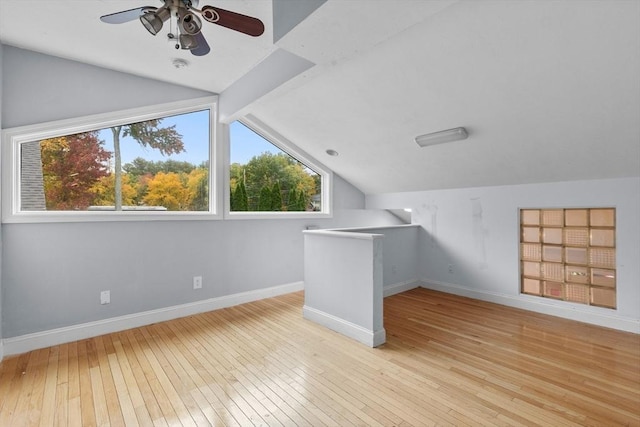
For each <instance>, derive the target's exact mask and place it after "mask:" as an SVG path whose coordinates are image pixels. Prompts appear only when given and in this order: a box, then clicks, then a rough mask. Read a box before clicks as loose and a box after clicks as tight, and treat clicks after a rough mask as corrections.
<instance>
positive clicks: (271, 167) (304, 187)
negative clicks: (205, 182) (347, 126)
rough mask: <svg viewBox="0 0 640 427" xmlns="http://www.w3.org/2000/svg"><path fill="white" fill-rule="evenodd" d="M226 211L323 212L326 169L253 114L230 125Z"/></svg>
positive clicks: (326, 208) (244, 213) (252, 213)
mask: <svg viewBox="0 0 640 427" xmlns="http://www.w3.org/2000/svg"><path fill="white" fill-rule="evenodd" d="M229 140H230V143H229V157H230V161H229V163H230V166H229V187H228V195H229V198H228V200H229V213H230V214H237V216H238V217H243V216H244V217H255V216H256V215H262V214H264V216H265V217H274V216H282V215H285V216H296V215H301V216H305V215H307V216H308V215H313V214H317V215H327V214H328V213H329V197H328V195H329V191H330V190H329V185H328V183H329V181H330V174H329V173H328V172H326V171H325V170H324V168H322V167H321V166H320V165H318V164H317V162H313V161H311V160H310V159H309V157H308V156H305V155H304V154H302V153H301V152H300V150H299V149H297V148H296V147H294V146H293V144H291V143H290V142H288V141H286V140H285V139H284V138H283V137H282V136H280V135H278V134H277V133H276V132H274V131H273V130H271V129H269V128H267V127H266V126H265V125H264V124H262V123H260V122H259V121H257V120H256V119H255V118H251V117H249V118H247V119H246V120H243V122H240V121H235V122H233V123H231V124H230V126H229Z"/></svg>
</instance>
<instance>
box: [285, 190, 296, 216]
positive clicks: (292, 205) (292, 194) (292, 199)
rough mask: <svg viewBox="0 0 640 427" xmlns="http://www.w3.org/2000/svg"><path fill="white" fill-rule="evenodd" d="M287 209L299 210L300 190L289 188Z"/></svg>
mask: <svg viewBox="0 0 640 427" xmlns="http://www.w3.org/2000/svg"><path fill="white" fill-rule="evenodd" d="M287 210H288V211H290V212H292V211H297V210H298V192H297V191H296V189H295V188H292V189H291V190H289V198H288V199H287Z"/></svg>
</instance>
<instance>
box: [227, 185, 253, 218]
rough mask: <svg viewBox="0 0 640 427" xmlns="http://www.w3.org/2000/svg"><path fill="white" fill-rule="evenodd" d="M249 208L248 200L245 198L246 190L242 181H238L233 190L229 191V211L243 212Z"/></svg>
mask: <svg viewBox="0 0 640 427" xmlns="http://www.w3.org/2000/svg"><path fill="white" fill-rule="evenodd" d="M248 210H249V201H248V200H247V190H246V189H245V187H244V182H242V181H240V182H238V184H237V185H236V188H235V190H234V191H233V193H231V211H232V212H245V211H248Z"/></svg>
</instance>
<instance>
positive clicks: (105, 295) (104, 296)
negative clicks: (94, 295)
mask: <svg viewBox="0 0 640 427" xmlns="http://www.w3.org/2000/svg"><path fill="white" fill-rule="evenodd" d="M110 302H111V291H102V292H100V304H102V305H105V304H109V303H110Z"/></svg>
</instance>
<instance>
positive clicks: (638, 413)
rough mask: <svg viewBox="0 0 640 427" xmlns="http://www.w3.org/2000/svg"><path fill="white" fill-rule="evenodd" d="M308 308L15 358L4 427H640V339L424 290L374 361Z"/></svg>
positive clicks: (8, 373) (212, 318) (222, 316)
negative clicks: (308, 316)
mask: <svg viewBox="0 0 640 427" xmlns="http://www.w3.org/2000/svg"><path fill="white" fill-rule="evenodd" d="M302 300H303V295H302V293H295V294H289V295H284V296H280V297H276V298H271V299H267V300H263V301H258V302H254V303H249V304H244V305H241V306H236V307H232V308H228V309H224V310H219V311H214V312H210V313H205V314H201V315H197V316H191V317H187V318H183V319H177V320H174V321H170V322H165V323H158V324H154V325H150V326H147V327H142V328H137V329H132V330H128V331H124V332H120V333H114V334H110V335H105V336H101V337H96V338H92V339H87V340H83V341H79V342H74V343H70V344H64V345H59V346H55V347H51V348H46V349H42V350H36V351H32V352H30V353H26V354H22V355H19V356H14V357H9V358H6V359H5V360H4V361H3V362H2V364H1V365H0V426H12V427H13V426H21V425H42V426H58V425H61V426H64V425H68V426H108V425H111V426H120V425H127V426H135V425H143V426H147V425H148V426H151V425H158V426H167V425H169V426H174V425H175V426H180V425H184V426H206V425H239V426H250V425H265V426H267V425H268V426H272V425H273V426H276V425H285V426H292V425H301V426H302V425H306V426H320V425H330V426H347V425H366V426H378V425H386V426H409V425H414V426H429V425H455V426H464V425H468V426H475V425H501V426H518V425H544V426H571V425H588V426H615V425H640V404H639V403H640V336H638V335H634V334H631V333H624V332H619V331H614V330H609V329H604V328H599V327H595V326H589V325H585V324H581V323H577V322H572V321H568V320H563V319H559V318H555V317H550V316H544V315H540V314H535V313H531V312H527V311H522V310H516V309H511V308H507V307H504V306H498V305H494V304H490V303H485V302H481V301H476V300H471V299H466V298H461V297H458V296H453V295H448V294H443V293H439V292H434V291H429V290H425V289H414V290H412V291H409V292H405V293H403V294H398V295H395V296H392V297H389V298H386V299H385V328H386V330H387V343H386V344H385V345H384V346H382V347H380V348H377V349H370V348H367V347H365V346H363V345H361V344H359V343H356V342H355V341H352V340H350V339H348V338H345V337H343V336H341V335H338V334H336V333H334V332H332V331H330V330H327V329H325V328H323V327H321V326H318V325H316V324H314V323H311V322H309V321H306V320H304V319H302V315H301V308H302Z"/></svg>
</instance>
